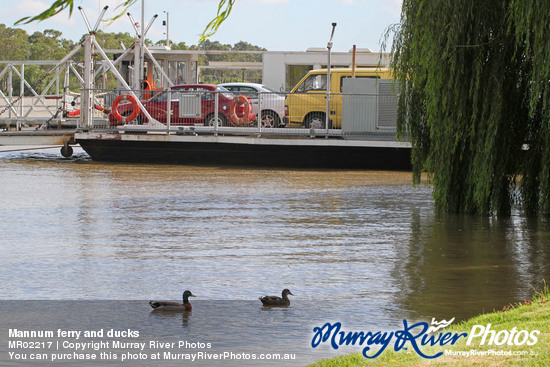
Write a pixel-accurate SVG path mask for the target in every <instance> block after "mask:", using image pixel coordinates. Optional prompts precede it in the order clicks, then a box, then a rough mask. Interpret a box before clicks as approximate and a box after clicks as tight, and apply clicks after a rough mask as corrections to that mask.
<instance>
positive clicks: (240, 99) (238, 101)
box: [229, 94, 252, 125]
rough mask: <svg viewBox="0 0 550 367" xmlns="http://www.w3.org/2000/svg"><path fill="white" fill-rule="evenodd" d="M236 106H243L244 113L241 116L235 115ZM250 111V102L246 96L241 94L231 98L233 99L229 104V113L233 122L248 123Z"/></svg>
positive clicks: (237, 123) (238, 123)
mask: <svg viewBox="0 0 550 367" xmlns="http://www.w3.org/2000/svg"><path fill="white" fill-rule="evenodd" d="M238 106H244V115H243V116H242V117H239V116H238V115H237V107H238ZM251 112H252V104H251V103H250V101H249V100H248V98H246V97H245V96H243V95H242V94H241V95H240V96H236V97H235V98H233V101H231V106H229V113H230V117H231V121H232V122H233V124H236V125H242V124H245V123H249V122H250V113H251Z"/></svg>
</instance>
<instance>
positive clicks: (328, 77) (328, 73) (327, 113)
mask: <svg viewBox="0 0 550 367" xmlns="http://www.w3.org/2000/svg"><path fill="white" fill-rule="evenodd" d="M334 29H336V23H332V33H331V34H330V40H329V41H328V44H327V50H328V60H327V108H326V114H325V129H326V133H327V134H328V128H329V120H330V52H331V50H332V38H333V37H334Z"/></svg>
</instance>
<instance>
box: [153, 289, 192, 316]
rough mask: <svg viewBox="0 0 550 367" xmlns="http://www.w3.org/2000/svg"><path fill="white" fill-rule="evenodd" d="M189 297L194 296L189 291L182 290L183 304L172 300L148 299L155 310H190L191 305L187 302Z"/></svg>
mask: <svg viewBox="0 0 550 367" xmlns="http://www.w3.org/2000/svg"><path fill="white" fill-rule="evenodd" d="M189 297H196V296H195V295H194V294H193V293H191V291H188V290H187V291H185V292H183V304H182V303H179V302H172V301H149V305H150V306H151V307H153V309H154V310H155V311H171V312H178V311H179V312H181V311H191V310H192V309H193V307H192V306H191V303H189Z"/></svg>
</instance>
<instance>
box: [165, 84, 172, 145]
mask: <svg viewBox="0 0 550 367" xmlns="http://www.w3.org/2000/svg"><path fill="white" fill-rule="evenodd" d="M166 94H167V96H166V132H167V134H168V135H170V120H171V118H172V90H171V89H168V91H167V92H166Z"/></svg>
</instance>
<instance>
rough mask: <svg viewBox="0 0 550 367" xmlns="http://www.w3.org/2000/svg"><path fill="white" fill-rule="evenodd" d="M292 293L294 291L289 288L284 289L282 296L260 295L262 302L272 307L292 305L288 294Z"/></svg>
mask: <svg viewBox="0 0 550 367" xmlns="http://www.w3.org/2000/svg"><path fill="white" fill-rule="evenodd" d="M289 294H290V295H292V296H293V294H292V292H291V291H289V290H288V289H286V288H285V289H283V293H282V297H278V296H265V297H260V301H262V304H263V305H264V306H268V307H272V306H290V300H289V299H288V295H289Z"/></svg>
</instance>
